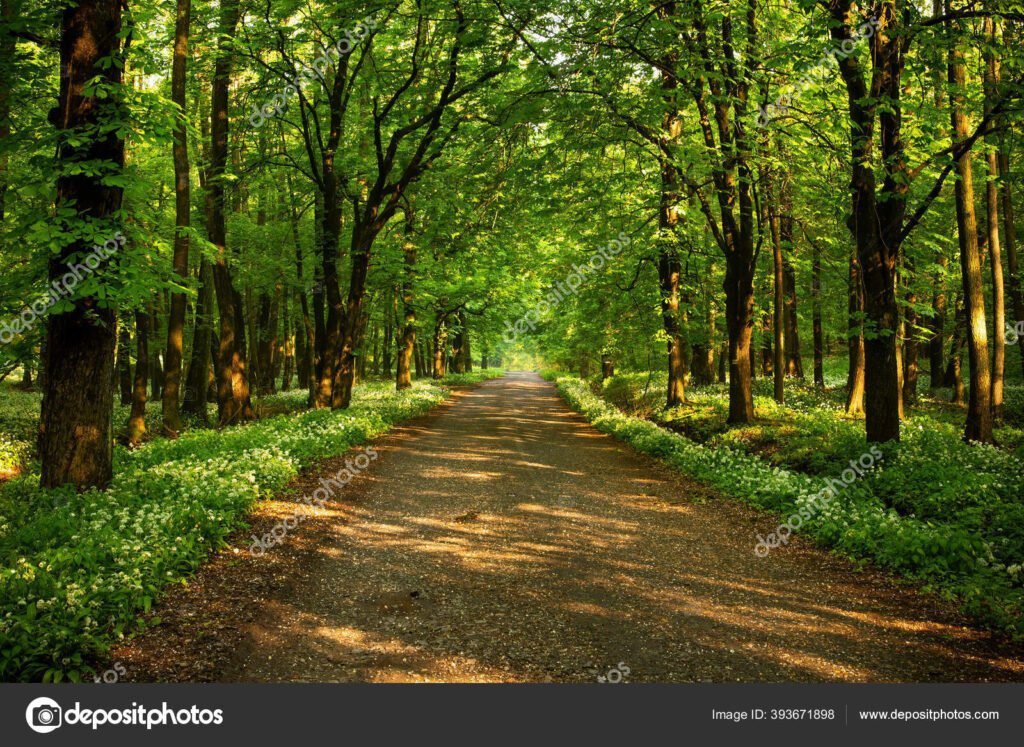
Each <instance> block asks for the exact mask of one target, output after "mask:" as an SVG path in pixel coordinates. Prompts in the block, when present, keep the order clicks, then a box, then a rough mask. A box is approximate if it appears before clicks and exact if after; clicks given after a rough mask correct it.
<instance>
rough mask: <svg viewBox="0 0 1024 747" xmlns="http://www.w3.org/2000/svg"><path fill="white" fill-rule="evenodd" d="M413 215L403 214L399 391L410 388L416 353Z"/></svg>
mask: <svg viewBox="0 0 1024 747" xmlns="http://www.w3.org/2000/svg"><path fill="white" fill-rule="evenodd" d="M412 228H413V214H412V211H411V210H409V211H407V212H406V214H405V242H404V244H403V246H402V249H403V253H404V255H405V264H404V273H403V275H402V315H403V319H404V323H403V326H402V331H401V333H400V336H399V341H398V360H397V361H396V365H395V388H396V389H398V390H399V391H401V390H402V389H408V388H409V387H411V386H412V376H411V373H410V370H409V368H410V362H411V361H412V359H413V357H414V355H415V351H416V307H415V306H414V305H413V301H414V297H413V279H414V278H415V274H416V244H415V243H413V241H412ZM415 357H416V360H415V362H414V365H415V366H416V376H420V375H421V374H420V363H419V356H415Z"/></svg>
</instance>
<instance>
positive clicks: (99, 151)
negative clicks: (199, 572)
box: [39, 0, 126, 489]
mask: <svg viewBox="0 0 1024 747" xmlns="http://www.w3.org/2000/svg"><path fill="white" fill-rule="evenodd" d="M121 8H122V4H121V3H120V2H117V1H116V0H80V2H77V3H74V4H71V5H67V6H65V7H64V9H63V11H62V15H61V37H60V71H61V75H60V99H59V103H58V106H57V107H56V108H55V109H54V110H53V112H52V114H51V121H52V122H53V124H54V125H55V126H56V128H57V129H58V131H59V132H60V133H62V134H64V135H70V134H73V133H75V132H77V131H81V130H84V131H86V132H89V133H90V134H89V136H88V137H87V139H86V142H85V144H84V145H81V146H78V145H74V144H71V143H70V142H69V141H68V140H66V139H64V138H62V139H61V146H60V148H59V150H58V153H57V160H58V171H65V170H63V169H61V166H60V165H61V164H67V163H69V162H71V161H79V162H88V163H99V164H111V165H112V168H110V169H105V168H104V169H101V170H100V171H101V172H100V173H96V172H95V171H90V170H85V171H84V172H83V171H82V170H76V171H75V172H74V173H67V171H70V170H67V171H65V173H62V175H61V176H59V177H58V179H57V205H58V206H59V207H61V208H67V207H70V209H72V210H74V211H75V213H76V218H75V220H79V221H87V222H89V223H90V224H91V226H90V227H91V228H92V229H93V230H94V231H100V232H101V233H102V234H104V235H108V236H111V237H112V236H113V234H114V231H115V226H114V224H113V223H112V221H111V217H112V216H115V215H116V214H117V213H118V212H119V211H120V209H121V196H122V191H121V188H120V187H116V186H111V185H110V184H109V183H108V182H107V181H106V179H107V177H112V176H117V175H119V174H120V172H121V170H122V169H123V168H124V142H123V140H122V139H121V137H120V134H119V133H120V130H119V129H117V128H115V129H112V130H110V131H108V132H104V133H102V134H97V132H96V128H97V127H98V125H99V124H100V123H102V122H104V121H109V120H116V119H120V118H122V117H124V116H126V115H125V113H124V112H122V111H121V108H122V106H123V105H122V103H121V97H120V96H107V97H104V98H96V97H95V96H93V95H88V93H87V90H88V84H89V83H90V81H92V80H93V79H95V78H96V77H97V76H98V77H99V78H100V79H101V80H102V81H103V82H104V83H106V84H109V85H112V86H115V87H116V86H119V85H120V84H121V71H122V65H121V64H111V65H102V62H103V61H104V60H110V59H115V60H116V59H117V58H118V57H119V55H120V54H121V39H120V33H121ZM90 248H91V242H88V241H84V240H82V239H77V240H75V241H72V242H71V243H69V244H68V245H67V246H64V247H62V249H61V252H60V254H59V255H58V256H57V257H54V258H53V259H51V260H50V262H49V272H48V276H49V279H50V280H51V281H55V280H58V279H60V278H62V277H63V276H64V275H65V274H66V273H68V272H70V271H71V268H70V265H71V264H72V263H71V262H70V261H69V258H70V257H71V256H72V255H74V256H81V254H83V253H86V252H88V251H89V250H90ZM116 330H117V319H116V314H115V312H114V310H113V309H111V308H109V307H106V306H105V305H104V304H102V303H101V302H100V301H99V299H98V298H96V297H94V296H87V297H84V298H78V299H76V300H75V302H74V308H73V309H72V310H70V311H67V312H65V313H61V314H54V315H51V316H50V317H48V319H47V322H46V337H47V339H46V343H45V351H44V355H43V401H42V413H41V418H40V432H39V455H40V459H41V461H42V469H41V478H40V482H41V484H42V486H43V487H47V488H50V487H57V486H59V485H63V484H66V483H71V484H73V485H75V486H76V487H77V488H80V489H84V488H89V487H93V486H102V485H105V484H107V483H108V482H109V481H110V479H111V477H112V474H113V467H112V463H111V459H112V443H111V417H112V407H113V389H112V388H111V386H110V382H111V379H112V375H113V367H114V347H115V335H116V334H117V332H116Z"/></svg>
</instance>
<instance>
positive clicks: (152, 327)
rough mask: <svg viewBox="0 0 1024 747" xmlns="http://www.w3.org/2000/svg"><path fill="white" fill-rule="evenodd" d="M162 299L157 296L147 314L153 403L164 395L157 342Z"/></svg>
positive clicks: (159, 295) (162, 370)
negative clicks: (150, 346)
mask: <svg viewBox="0 0 1024 747" xmlns="http://www.w3.org/2000/svg"><path fill="white" fill-rule="evenodd" d="M162 299H163V295H161V294H157V297H156V302H155V303H154V304H153V307H152V311H151V312H150V314H149V333H150V334H149V339H150V341H151V344H152V346H153V350H151V351H150V353H149V376H150V382H151V386H152V392H153V395H152V399H153V401H154V402H159V401H160V400H161V399H162V397H163V393H164V367H163V360H162V359H161V356H160V348H159V342H157V341H158V340H159V339H160V312H161V311H163V304H162V303H161V301H162Z"/></svg>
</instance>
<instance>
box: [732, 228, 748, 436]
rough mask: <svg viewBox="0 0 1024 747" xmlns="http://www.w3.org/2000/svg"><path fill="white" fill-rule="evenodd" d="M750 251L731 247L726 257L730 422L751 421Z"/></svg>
mask: <svg viewBox="0 0 1024 747" xmlns="http://www.w3.org/2000/svg"><path fill="white" fill-rule="evenodd" d="M752 256H753V252H752V247H751V251H750V252H741V251H738V250H733V252H732V253H730V254H729V255H728V256H727V257H726V270H725V316H726V327H727V329H728V331H729V420H728V422H729V423H730V424H741V423H751V422H753V421H754V393H753V385H752V376H751V371H750V364H751V360H750V338H751V333H752V331H753V325H754V263H753V261H752Z"/></svg>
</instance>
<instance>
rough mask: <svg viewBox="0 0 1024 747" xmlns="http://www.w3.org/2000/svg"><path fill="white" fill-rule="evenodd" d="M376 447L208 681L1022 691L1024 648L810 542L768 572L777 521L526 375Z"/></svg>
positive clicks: (782, 552) (252, 606)
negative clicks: (760, 544)
mask: <svg viewBox="0 0 1024 747" xmlns="http://www.w3.org/2000/svg"><path fill="white" fill-rule="evenodd" d="M375 448H376V450H377V451H378V453H379V455H380V456H379V458H378V459H377V460H376V461H375V463H374V464H373V466H372V467H371V468H370V469H369V470H368V471H367V472H365V473H364V474H362V475H360V476H359V477H357V478H356V480H354V481H353V482H352V484H351V485H350V486H348V487H347V488H345V490H344V493H343V494H342V495H341V496H340V500H337V501H334V502H332V503H331V504H329V508H330V511H329V513H328V515H327V516H326V518H325V519H324V520H322V521H318V522H315V523H314V522H309V523H308V524H306V525H304V527H303V528H302V530H301V531H300V533H299V534H298V535H297V536H296V537H295V538H289V539H288V540H286V545H287V543H289V542H292V541H293V540H294V541H295V542H296V543H300V545H296V547H294V548H289V547H287V546H281V547H277V548H274V549H271V550H270V551H268V554H267V557H270V556H271V555H273V554H274V553H278V552H285V553H287V552H292V551H294V552H297V553H299V555H298V556H296V557H297V558H298V559H297V560H295V561H294V562H292V563H291V567H290V568H289V569H287V570H286V572H285V574H284V575H287V576H288V583H287V584H284V585H283V586H280V587H279V588H276V589H275V590H273V591H272V592H270V593H268V594H267V595H266V597H265V598H260V599H258V600H254V598H253V594H254V592H253V591H252V590H251V587H250V590H249V591H248V595H249V596H248V600H249V601H248V608H247V609H248V615H247V616H243V619H242V620H241V621H240V622H239V621H238V620H237V617H238V613H237V612H233V613H231V615H230V616H229V617H231V619H234V620H235V623H234V624H233V625H232V627H233V626H234V625H240V626H241V627H240V628H239V630H238V637H237V638H236V640H235V643H234V644H232V645H231V646H226V647H225V648H230V649H231V651H230V653H229V654H228V655H227V658H226V660H225V662H224V663H223V665H218V668H217V672H216V673H215V674H214V675H212V676H213V677H214V678H216V679H220V680H229V681H238V680H241V681H307V682H308V681H318V682H336V681H372V682H413V681H470V682H479V681H487V682H492V681H575V682H594V681H595V680H597V679H598V678H599V677H606V678H609V677H610V679H612V680H617V679H619V678H620V676H623V675H624V677H623V678H624V679H626V680H628V681H633V682H638V681H682V682H688V681H731V680H742V681H816V680H830V681H932V680H938V681H961V680H970V681H979V680H1024V658H1022V655H1021V649H1020V648H1018V647H1012V646H1008V645H1005V644H1000V643H999V642H998V641H996V640H994V639H993V638H992V637H990V636H989V635H988V634H986V633H983V632H980V631H978V630H975V629H972V628H970V627H969V626H967V625H966V624H965V622H964V620H963V619H962V618H961V617H960V616H959V615H958V614H957V613H956V612H955V611H954V610H953V608H952V607H951V606H950V605H947V604H946V603H944V602H941V601H940V600H937V599H935V598H933V597H929V596H926V595H923V594H920V593H918V592H916V591H914V590H913V589H911V588H909V587H908V586H906V585H900V584H897V583H895V582H894V581H892V580H891V579H889V578H888V577H887V576H885V575H884V574H881V573H879V572H876V571H871V570H868V571H858V570H856V569H855V568H854V566H853V565H852V564H850V563H848V562H846V561H843V560H841V559H839V558H837V557H835V556H833V555H831V554H829V553H827V552H824V551H822V550H820V549H816V548H814V547H812V546H811V545H810V544H809V543H807V542H805V541H802V540H801V539H800V538H796V539H795V541H794V542H792V543H791V544H790V546H789V547H788V548H780V549H778V550H775V551H774V552H773V553H772V554H771V555H770V556H769V557H767V558H760V557H757V556H756V555H755V554H754V552H753V548H754V544H755V542H756V539H755V535H756V533H758V532H760V533H767V532H769V531H771V530H772V528H773V526H774V525H775V524H777V523H778V521H777V519H775V518H773V517H772V516H770V515H768V514H765V513H761V512H756V511H754V510H752V509H750V508H748V507H746V506H743V505H741V504H738V503H736V502H733V501H729V500H725V499H722V498H717V497H715V496H714V495H713V494H711V493H710V492H709V491H708V489H706V488H704V487H702V486H700V485H698V484H695V483H693V482H692V481H690V480H688V479H687V478H685V477H683V476H681V475H679V474H677V473H676V472H674V471H671V470H669V469H668V468H667V467H665V466H664V465H661V464H659V463H658V462H656V461H654V460H652V459H650V458H647V457H645V456H643V455H640V454H638V453H637V452H635V451H633V450H632V449H630V448H628V447H626V446H624V445H622V444H620V443H618V442H616V441H615V440H613V439H612V438H610V437H608V436H605V435H603V434H601V433H599V432H598V431H597V430H595V429H594V428H593V427H592V426H591V425H590V424H589V423H587V422H585V421H584V420H583V419H582V418H581V417H580V416H578V415H577V414H576V413H574V412H572V411H571V410H570V409H569V408H568V407H567V406H566V405H565V403H564V402H563V401H562V399H561V398H560V397H559V396H558V394H557V392H556V391H555V389H554V387H553V386H552V385H551V384H549V383H547V382H545V381H543V380H542V379H540V378H539V377H538V376H536V375H534V374H528V373H515V374H509V375H507V376H505V377H504V378H502V379H496V380H493V381H490V382H487V383H486V384H484V385H482V386H479V387H477V388H475V389H472V390H470V391H467V392H463V393H460V394H459V395H458V396H457V398H456V399H455V401H454V402H453V403H451V404H449V405H446V406H445V407H444V408H443V409H442V411H441V412H440V413H439V414H435V415H434V416H432V417H430V418H429V419H428V420H426V421H425V422H424V421H421V422H414V423H410V424H408V425H406V426H404V427H399V428H396V429H395V430H394V431H393V432H392V433H391V434H389V435H388V436H386V437H385V438H383V439H381V440H380V441H379V442H378V443H377V444H375ZM350 456H351V455H350ZM327 474H328V473H327V472H326V471H323V470H321V471H319V472H318V473H317V474H315V475H312V476H311V478H312V479H310V480H309V481H308V483H307V485H308V486H309V487H308V489H312V486H315V484H316V478H319V477H322V476H327ZM302 535H305V536H302ZM246 562H247V563H249V564H250V565H252V564H253V563H255V564H256V565H257V566H258V564H259V563H263V562H266V560H257V561H251V560H248V561H246ZM279 575H280V574H279ZM207 586H209V587H211V588H212V587H213V586H215V585H210V584H208V585H207ZM197 601H198V600H197ZM256 601H258V604H256V603H255V602H256ZM204 606H207V607H208V606H209V604H205V605H204ZM245 617H247V618H248V619H245ZM213 627H214V628H216V627H217V626H213ZM212 635H216V633H213V634H212ZM177 655H178V656H181V655H182V652H181V651H180V650H179V651H177ZM186 655H187V654H186ZM620 662H621V663H622V665H623V668H622V669H620V670H619V671H618V672H616V671H610V670H613V668H617V667H618V666H619V664H620ZM625 668H628V674H626V672H625ZM147 676H154V677H155V676H159V675H157V674H151V675H147Z"/></svg>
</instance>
